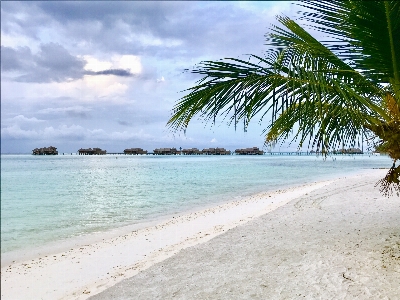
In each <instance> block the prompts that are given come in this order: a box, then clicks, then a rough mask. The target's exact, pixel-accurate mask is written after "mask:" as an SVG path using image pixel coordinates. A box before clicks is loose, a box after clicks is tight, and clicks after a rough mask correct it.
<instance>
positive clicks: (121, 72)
mask: <svg viewBox="0 0 400 300" xmlns="http://www.w3.org/2000/svg"><path fill="white" fill-rule="evenodd" d="M85 75H115V76H121V77H130V76H133V74H132V73H131V72H130V71H129V70H124V69H109V70H103V71H97V72H94V71H85Z"/></svg>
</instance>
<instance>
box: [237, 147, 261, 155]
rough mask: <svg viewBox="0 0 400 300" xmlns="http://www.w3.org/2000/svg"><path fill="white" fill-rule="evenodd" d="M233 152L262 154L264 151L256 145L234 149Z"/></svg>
mask: <svg viewBox="0 0 400 300" xmlns="http://www.w3.org/2000/svg"><path fill="white" fill-rule="evenodd" d="M235 153H236V154H238V155H263V154H264V151H262V150H260V149H259V148H258V147H252V148H243V149H236V150H235Z"/></svg>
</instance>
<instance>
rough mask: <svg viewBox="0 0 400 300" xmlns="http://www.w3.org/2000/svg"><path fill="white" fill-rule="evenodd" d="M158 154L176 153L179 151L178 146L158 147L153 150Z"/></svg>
mask: <svg viewBox="0 0 400 300" xmlns="http://www.w3.org/2000/svg"><path fill="white" fill-rule="evenodd" d="M153 153H154V154H156V155H176V154H179V151H178V150H176V148H157V149H154V151H153Z"/></svg>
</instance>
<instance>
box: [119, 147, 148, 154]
mask: <svg viewBox="0 0 400 300" xmlns="http://www.w3.org/2000/svg"><path fill="white" fill-rule="evenodd" d="M124 154H130V155H139V154H147V151H146V150H143V149H142V148H130V149H125V150H124Z"/></svg>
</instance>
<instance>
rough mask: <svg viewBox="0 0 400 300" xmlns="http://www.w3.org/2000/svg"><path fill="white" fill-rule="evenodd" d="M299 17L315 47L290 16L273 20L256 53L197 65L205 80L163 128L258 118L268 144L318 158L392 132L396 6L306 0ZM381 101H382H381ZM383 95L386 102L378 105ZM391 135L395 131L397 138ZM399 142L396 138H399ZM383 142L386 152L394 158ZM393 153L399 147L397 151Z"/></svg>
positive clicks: (398, 61) (398, 88) (397, 119)
mask: <svg viewBox="0 0 400 300" xmlns="http://www.w3.org/2000/svg"><path fill="white" fill-rule="evenodd" d="M300 5H302V6H304V7H306V8H307V9H311V10H312V12H307V13H304V14H303V17H302V19H305V20H307V21H310V23H311V25H309V26H311V27H313V29H314V30H318V31H321V32H323V33H325V34H327V35H328V37H329V38H330V40H329V41H324V42H320V41H318V40H317V39H315V38H314V37H313V36H312V35H311V34H310V33H308V32H307V31H306V30H305V29H304V28H303V27H302V26H300V25H299V24H298V23H297V22H295V21H294V20H292V19H290V18H288V17H285V16H280V17H278V18H277V19H278V21H279V22H280V24H281V25H280V26H273V27H272V28H271V30H270V33H269V34H268V35H267V36H266V37H267V46H268V47H269V49H268V51H267V52H266V55H265V56H264V57H260V56H255V55H251V56H250V58H249V60H240V59H234V58H227V59H224V60H220V61H204V62H202V63H200V64H199V65H198V66H197V67H196V68H195V69H194V70H192V72H193V73H195V74H199V75H201V76H203V78H202V79H201V80H199V81H198V82H197V85H195V86H194V87H192V88H189V89H188V90H186V92H187V95H185V96H184V97H182V98H181V99H180V100H179V101H178V102H177V103H176V105H175V106H174V109H173V114H172V116H171V118H170V120H169V121H168V124H167V125H168V126H169V127H170V128H171V129H172V130H174V131H176V130H179V129H184V130H186V128H187V126H188V124H189V122H190V120H192V119H193V117H195V116H200V118H202V119H204V120H205V121H206V122H213V123H215V120H216V117H218V116H222V117H223V118H224V119H226V118H228V120H229V122H228V124H234V126H235V129H236V126H237V124H238V123H239V122H241V121H243V123H244V126H245V127H246V126H247V124H248V123H249V122H250V121H251V120H252V119H253V118H258V119H259V121H260V122H263V120H264V118H266V117H267V122H268V123H267V124H266V126H265V128H266V129H265V131H264V133H265V134H266V141H267V142H272V143H274V142H276V141H279V140H281V141H283V140H287V139H289V138H292V141H298V142H299V146H303V145H304V143H305V142H306V141H307V140H308V143H309V147H316V148H317V151H318V150H322V151H324V152H327V151H330V150H332V149H335V148H337V147H338V146H346V145H353V144H354V143H355V141H356V140H357V139H358V138H359V137H360V135H363V134H365V132H366V131H367V132H370V133H371V132H372V134H375V135H376V136H378V137H380V138H381V139H383V140H385V139H387V136H393V134H395V133H397V132H398V127H399V126H400V125H399V124H400V113H393V112H399V109H400V79H399V65H400V4H399V3H398V2H397V1H329V2H327V1H322V2H317V1H304V2H302V3H301V4H300ZM388 95H389V96H388ZM385 99H386V100H387V99H390V101H389V102H390V103H389V102H388V101H386V100H385ZM396 136H397V135H396ZM399 139H400V138H399ZM399 139H397V138H394V139H393V138H390V143H389V144H387V143H386V144H385V145H390V146H389V148H390V147H392V148H391V149H392V150H391V152H389V155H391V157H392V158H393V159H394V161H396V160H397V159H398V157H400V153H398V154H397V152H396V151H398V150H397V149H400V146H399V145H400V140H399ZM399 152H400V151H399Z"/></svg>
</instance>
